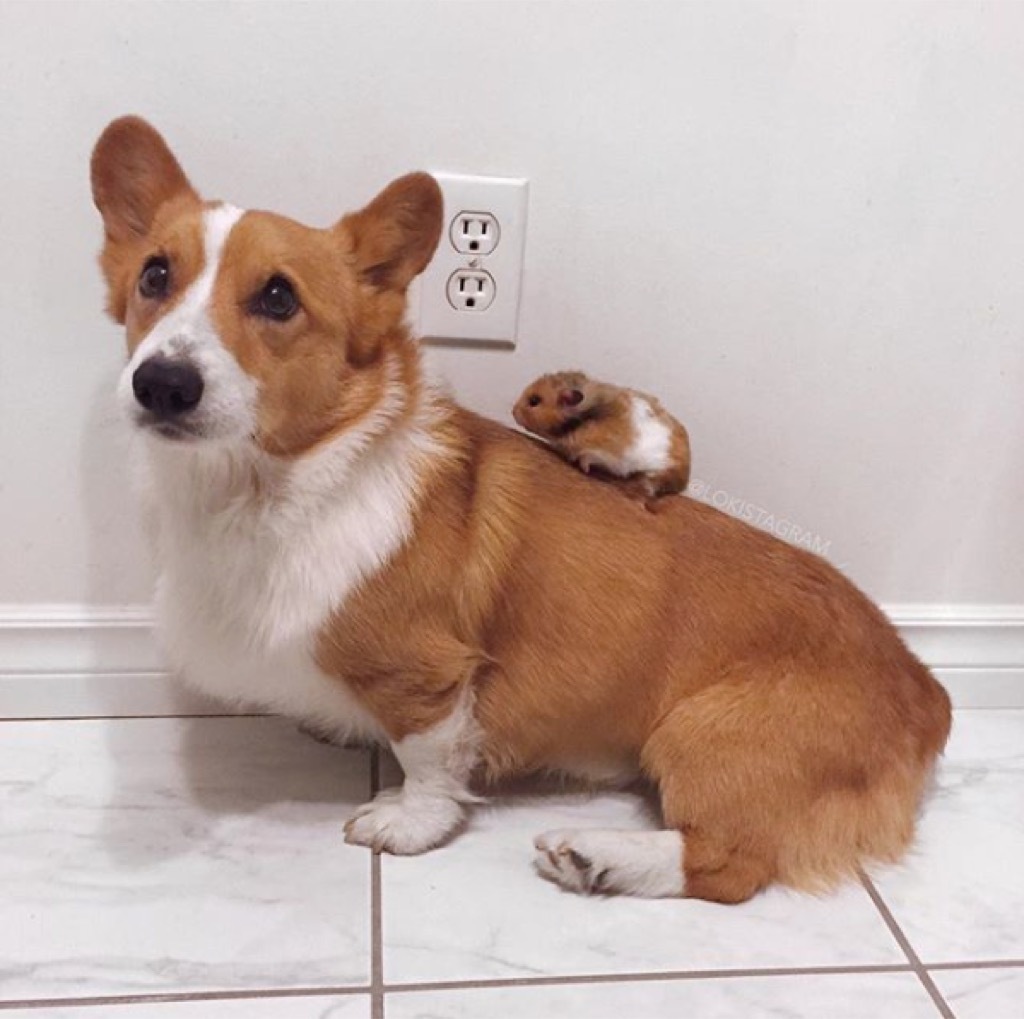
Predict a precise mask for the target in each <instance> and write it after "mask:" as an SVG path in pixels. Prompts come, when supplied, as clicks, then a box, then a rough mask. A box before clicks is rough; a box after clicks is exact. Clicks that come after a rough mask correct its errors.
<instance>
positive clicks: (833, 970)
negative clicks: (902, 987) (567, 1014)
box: [384, 963, 914, 994]
mask: <svg viewBox="0 0 1024 1019" xmlns="http://www.w3.org/2000/svg"><path fill="white" fill-rule="evenodd" d="M913 972H914V970H913V968H912V967H911V966H910V965H909V964H907V963H879V964H878V965H874V966H872V965H865V966H793V967H776V968H766V969H682V970H664V971H662V972H647V973H590V974H568V975H565V976H547V977H494V978H491V979H485V980H435V981H429V980H427V981H422V982H418V983H407V984H385V985H384V988H385V990H386V991H387V992H388V993H389V994H404V993H407V992H410V991H465V990H485V989H487V988H491V987H564V986H566V985H583V984H647V983H658V982H673V981H689V980H735V979H737V978H739V979H742V978H744V977H803V976H843V975H848V974H867V973H913Z"/></svg>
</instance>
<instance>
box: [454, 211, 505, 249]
mask: <svg viewBox="0 0 1024 1019" xmlns="http://www.w3.org/2000/svg"><path fill="white" fill-rule="evenodd" d="M449 236H450V237H451V242H452V247H453V248H455V250H456V251H459V252H461V253H462V254H463V255H489V254H490V253H491V252H492V251H493V250H494V249H495V248H496V247H497V246H498V238H499V237H500V236H501V227H499V226H498V221H497V220H496V219H495V218H494V217H493V216H492V215H491V214H490V213H489V212H460V213H459V214H458V215H457V216H456V217H455V218H454V219H453V220H452V226H451V230H450V231H449Z"/></svg>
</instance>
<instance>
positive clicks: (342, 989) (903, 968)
mask: <svg viewBox="0 0 1024 1019" xmlns="http://www.w3.org/2000/svg"><path fill="white" fill-rule="evenodd" d="M1021 967H1024V959H1007V960H1005V961H1004V960H1000V959H984V960H978V961H975V962H940V963H935V964H934V965H932V966H929V967H928V969H935V970H970V969H984V970H994V969H1019V968H1021ZM868 973H914V974H915V975H917V971H916V969H915V967H914V966H913V965H912V964H911V963H909V962H908V963H878V964H875V965H871V964H868V965H862V966H856V965H851V966H790V967H781V966H780V967H762V968H759V969H756V968H755V969H706V970H664V971H662V972H644V973H590V974H584V973H577V974H565V975H559V976H537V977H492V978H489V979H481V980H434V981H429V980H428V981H419V982H410V983H394V984H385V983H384V982H383V981H381V984H380V990H381V992H382V993H383V992H385V991H386V992H387V993H389V994H392V993H396V994H401V993H408V992H413V991H458V990H480V989H486V988H491V987H494V988H499V987H546V986H562V985H567V984H616V983H621V984H630V983H656V982H658V981H675V980H686V981H689V980H730V979H742V978H744V977H800V976H843V975H847V974H868ZM371 991H372V987H369V986H366V985H357V984H342V985H339V986H336V987H331V986H324V987H269V988H264V989H253V990H237V991H179V992H174V991H169V992H166V993H154V994H126V995H116V994H115V995H97V996H93V997H66V998H7V999H0V1011H6V1010H8V1009H16V1008H21V1009H36V1008H59V1007H67V1008H71V1007H75V1008H88V1007H91V1006H97V1005H146V1004H161V1003H176V1002H189V1001H249V1000H252V999H258V998H323V997H329V996H332V995H333V996H346V997H348V996H353V995H357V994H367V993H368V992H371Z"/></svg>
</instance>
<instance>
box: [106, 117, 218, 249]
mask: <svg viewBox="0 0 1024 1019" xmlns="http://www.w3.org/2000/svg"><path fill="white" fill-rule="evenodd" d="M91 177H92V197H93V201H94V202H95V203H96V208H97V209H99V210H100V215H101V216H102V217H103V226H104V228H105V230H106V234H107V239H108V240H109V241H113V242H124V241H131V240H135V239H137V238H139V237H144V236H145V235H146V233H147V232H148V231H149V228H150V226H151V225H152V223H153V219H154V217H155V216H156V213H157V210H158V209H159V208H160V206H161V205H163V204H164V203H165V202H168V201H171V200H172V199H174V198H180V197H182V196H186V195H187V196H191V197H193V198H197V197H198V196H197V195H196V193H195V191H194V190H193V189H192V185H191V184H189V182H188V178H187V177H186V176H185V173H184V171H183V170H182V168H181V166H179V164H178V161H177V160H176V159H175V158H174V154H173V153H172V152H171V150H170V149H169V148H168V147H167V143H166V142H165V141H164V140H163V138H162V137H161V136H160V134H159V132H158V131H157V130H156V129H155V128H153V127H151V126H150V125H149V124H147V123H146V121H144V120H143V119H142V118H141V117H120V118H119V119H118V120H115V121H113V123H111V124H109V125H108V126H107V129H106V130H105V131H104V132H103V134H101V135H100V138H99V141H97V142H96V147H95V148H94V149H93V151H92V163H91Z"/></svg>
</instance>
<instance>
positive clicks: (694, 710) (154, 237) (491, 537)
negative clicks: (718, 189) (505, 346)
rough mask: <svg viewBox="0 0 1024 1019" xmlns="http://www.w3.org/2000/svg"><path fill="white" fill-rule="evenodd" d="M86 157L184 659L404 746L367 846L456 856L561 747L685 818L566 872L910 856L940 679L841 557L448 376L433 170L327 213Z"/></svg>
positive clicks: (169, 172)
mask: <svg viewBox="0 0 1024 1019" xmlns="http://www.w3.org/2000/svg"><path fill="white" fill-rule="evenodd" d="M91 171H92V174H91V175H92V191H93V197H94V200H95V204H96V206H97V207H98V209H99V212H100V214H101V217H102V221H103V227H104V241H103V247H102V252H101V256H100V263H101V267H102V272H103V275H104V277H105V280H106V285H107V294H108V298H107V307H108V310H109V313H110V314H111V315H112V317H113V318H114V319H115V321H116V322H118V323H121V324H123V326H124V328H125V336H126V341H127V363H126V365H125V368H124V370H123V373H122V375H121V377H120V382H119V387H118V391H117V399H118V401H119V402H120V404H121V406H122V407H123V409H124V412H125V415H126V417H127V420H128V421H129V422H130V426H131V428H132V429H133V430H134V432H135V433H136V434H137V435H138V438H139V440H140V442H139V445H140V455H141V459H142V461H143V462H142V470H143V490H144V493H145V494H144V501H145V504H146V507H147V513H148V517H149V519H150V521H151V524H152V527H151V531H152V534H153V542H154V551H155V556H156V560H157V563H158V566H159V581H158V587H157V592H156V612H157V617H158V627H159V632H160V636H161V641H162V643H163V646H164V647H165V649H166V653H167V656H168V658H169V662H170V664H171V665H172V666H173V667H174V668H175V669H176V670H177V671H180V673H181V674H182V675H183V676H184V678H185V680H186V681H187V682H189V683H191V684H193V685H194V686H195V687H197V688H199V689H200V690H203V691H206V692H208V693H210V694H213V695H215V696H217V697H221V698H223V699H225V700H228V701H232V702H236V703H239V704H247V705H254V706H259V707H260V708H263V709H269V710H271V711H275V712H280V713H283V714H286V715H291V716H295V717H297V718H299V719H302V720H305V721H307V722H309V723H311V724H312V725H314V726H315V727H316V728H317V729H318V730H319V731H330V732H332V733H334V734H336V735H339V736H345V737H351V738H357V739H361V740H365V741H377V742H380V743H383V744H385V745H387V746H388V747H390V749H391V750H392V751H393V752H394V754H395V756H396V757H397V759H398V761H399V763H400V764H401V766H402V769H403V771H404V773H405V780H404V784H403V785H402V787H401V788H400V789H397V790H388V791H386V792H383V793H381V794H380V795H378V796H377V797H376V798H375V799H374V800H373V801H372V802H370V803H367V804H366V805H364V806H363V807H361V808H360V809H358V810H357V811H356V812H355V814H354V815H353V816H352V817H351V818H349V819H348V821H347V824H346V826H345V835H346V838H347V839H348V841H349V842H351V843H355V844H358V845H361V846H368V847H372V848H374V849H376V850H383V851H387V852H391V853H421V852H424V851H426V850H430V849H433V848H434V847H437V846H440V845H441V844H443V843H444V842H445V841H446V840H448V839H450V838H451V837H452V836H453V835H454V834H455V833H456V832H457V831H458V829H459V827H460V825H462V824H463V822H464V820H465V818H466V817H467V813H468V812H469V811H470V810H471V809H472V804H473V803H474V802H476V801H477V800H478V799H479V798H480V796H481V795H482V792H481V791H482V790H486V787H487V783H488V782H489V781H493V780H495V779H498V778H501V777H503V776H509V775H513V774H517V773H520V774H521V773H529V772H536V771H543V770H554V771H558V772H564V773H568V774H571V775H576V776H580V777H582V778H583V779H587V780H592V781H595V782H598V781H609V782H621V781H624V780H627V779H629V778H631V777H633V776H641V777H643V778H644V779H646V780H647V781H648V782H649V783H651V784H652V785H653V787H654V788H655V789H656V791H657V794H658V796H659V798H660V803H661V809H662V815H663V827H662V828H661V829H660V830H657V831H649V832H618V831H605V830H576V829H571V830H564V831H556V832H547V833H544V834H541V835H539V836H538V837H537V839H536V842H535V846H534V852H535V856H534V859H535V863H536V867H537V869H538V870H539V871H540V873H541V875H542V876H544V877H546V878H548V879H550V880H552V881H554V882H556V883H558V884H559V885H561V886H562V887H563V888H565V889H568V890H571V891H573V892H580V893H601V894H612V893H622V894H627V895H637V896H689V897H695V898H700V899H708V900H714V901H718V902H727V903H734V902H741V901H743V900H745V899H749V898H750V897H751V896H752V895H754V894H755V893H757V892H758V891H759V890H760V889H762V888H764V887H766V886H768V885H770V884H772V883H773V882H780V883H783V884H786V885H790V886H793V887H796V888H803V889H817V888H822V887H828V886H829V885H831V884H833V883H835V882H837V881H839V880H841V879H842V878H844V877H845V876H847V875H850V874H853V873H855V872H856V870H857V868H858V867H860V866H861V865H862V864H863V863H865V862H867V861H869V860H894V859H896V858H898V857H899V856H900V854H901V853H902V852H903V851H904V850H905V849H906V847H907V845H908V843H909V842H910V840H911V837H912V834H913V831H914V822H915V814H916V811H917V809H918V807H919V804H920V803H921V799H922V794H923V790H924V788H925V784H926V781H927V778H928V775H929V772H930V770H931V769H932V766H933V764H934V761H935V759H936V756H937V755H938V754H939V753H940V752H941V750H942V748H943V746H944V744H945V741H946V737H947V734H948V732H949V726H950V704H949V699H948V697H947V696H946V693H945V691H944V690H943V689H942V687H941V686H940V685H939V684H938V682H936V680H935V679H934V678H933V677H932V675H931V674H930V673H929V672H928V670H927V669H926V668H925V667H924V666H923V665H922V664H921V662H920V661H918V659H917V658H915V657H914V655H913V654H912V653H911V652H910V651H909V650H908V649H907V648H906V647H905V646H904V644H903V643H902V642H901V640H900V638H899V636H898V635H897V633H896V632H895V630H894V629H893V627H892V626H891V625H890V624H889V622H888V621H887V620H886V619H885V617H884V616H883V615H882V613H881V612H880V610H879V609H878V608H876V607H875V606H874V605H873V604H872V603H871V602H870V601H869V600H868V599H867V598H866V597H865V596H864V595H862V594H861V593H860V592H859V591H858V590H857V589H856V588H855V587H854V586H853V585H852V584H851V583H850V582H849V581H848V580H846V579H845V578H844V577H843V576H842V575H841V574H840V573H839V572H838V571H837V570H835V569H834V568H833V567H832V566H830V565H829V564H827V563H826V562H824V561H823V560H821V559H819V558H817V557H815V556H813V555H811V554H809V553H807V552H804V551H802V550H800V549H797V548H794V547H791V546H789V545H786V544H784V543H782V542H781V541H779V540H777V539H775V538H773V537H771V536H770V535H768V534H765V533H763V532H761V531H759V530H755V529H754V528H752V527H750V526H748V525H746V524H744V523H742V522H740V521H737V520H735V519H733V518H730V517H728V516H725V515H723V514H722V513H719V512H717V511H716V510H714V509H713V508H711V507H709V506H705V505H702V504H700V503H698V502H694V501H693V500H691V499H689V498H687V497H685V496H680V497H678V498H675V499H671V500H665V501H666V502H667V503H670V504H671V505H669V506H666V507H665V508H664V509H662V510H661V511H660V512H659V513H657V514H654V515H648V514H637V513H636V512H635V505H634V504H633V503H632V502H630V500H627V499H623V498H622V496H621V493H618V492H616V491H614V489H613V488H612V487H611V486H607V485H600V484H595V483H594V482H593V481H591V480H588V479H587V478H586V477H585V476H584V475H583V474H582V473H581V472H580V471H577V470H575V469H573V468H572V467H571V466H569V465H568V464H566V463H565V461H564V460H563V459H561V458H560V457H559V456H558V455H556V454H555V453H554V452H553V451H551V450H550V449H547V448H545V447H544V446H543V445H542V444H541V443H539V442H536V441H535V440H532V439H530V438H528V437H527V436H524V435H522V434H520V433H517V432H515V431H512V430H510V429H507V428H505V427H503V426H501V425H499V424H496V423H494V422H492V421H489V420H487V419H485V418H482V417H479V416H477V415H476V414H473V413H471V412H469V411H468V410H465V409H463V408H461V407H460V406H458V405H457V404H456V403H455V402H453V401H452V400H450V399H449V398H447V397H446V396H444V395H442V394H441V393H439V392H438V391H437V390H436V389H435V388H434V387H433V386H432V385H431V384H430V383H429V382H428V381H427V378H426V376H425V374H424V369H423V366H422V363H421V354H420V350H419V348H418V346H417V344H416V341H415V339H414V338H413V337H412V336H410V333H409V330H408V328H407V326H406V325H405V307H406V291H407V288H408V286H409V284H410V282H411V281H412V280H413V278H414V277H415V276H416V275H417V273H419V272H420V271H422V269H423V268H424V267H425V266H426V265H427V263H428V262H429V261H430V258H431V256H432V254H433V251H434V248H435V246H436V245H437V242H438V238H439V236H440V233H441V230H442V227H443V220H444V214H443V208H442V200H441V194H440V191H439V189H438V187H437V184H436V183H435V181H434V180H433V179H432V178H431V177H429V176H427V175H425V174H422V173H414V174H411V175H409V176H406V177H403V178H401V179H399V180H397V181H395V182H393V183H392V184H390V185H389V186H388V187H386V188H385V189H384V190H383V191H382V192H381V193H380V194H379V195H378V196H377V197H376V198H375V199H373V200H372V201H371V202H370V203H369V204H368V205H366V206H365V207H364V208H363V209H361V210H360V211H358V212H355V213H351V214H349V215H346V216H344V217H342V218H341V219H340V220H339V221H338V222H337V223H336V224H334V225H333V226H330V227H328V228H326V229H313V228H309V227H306V226H302V225H300V224H299V223H296V222H294V221H292V220H290V219H287V218H285V217H283V216H279V215H275V214H273V213H270V212H259V211H248V210H244V209H240V208H236V207H234V206H232V205H229V204H225V203H221V202H211V201H205V200H203V199H202V198H201V197H200V196H199V194H198V193H197V192H196V190H195V189H194V188H193V187H192V185H191V183H190V182H189V180H188V178H187V177H186V175H185V173H184V172H183V170H182V168H181V166H180V165H179V163H178V161H177V160H176V159H175V157H174V155H173V154H172V152H171V150H170V149H169V148H168V146H167V144H166V143H165V141H164V140H163V138H162V137H161V136H160V135H159V134H158V133H157V131H156V130H154V129H153V128H152V127H151V126H150V125H149V124H147V123H146V122H144V121H142V120H140V119H138V118H135V117H126V118H122V119H119V120H116V121H114V122H113V123H112V124H110V125H109V126H108V127H107V129H106V130H105V131H104V132H103V134H102V136H101V137H100V138H99V141H98V142H97V144H96V147H95V149H94V152H93V156H92V164H91Z"/></svg>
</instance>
